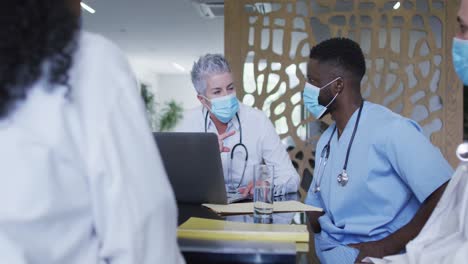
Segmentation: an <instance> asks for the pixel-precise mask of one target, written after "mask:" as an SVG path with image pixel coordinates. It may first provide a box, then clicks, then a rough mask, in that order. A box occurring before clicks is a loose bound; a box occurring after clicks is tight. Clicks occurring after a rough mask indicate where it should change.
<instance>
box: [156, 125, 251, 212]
mask: <svg viewBox="0 0 468 264" xmlns="http://www.w3.org/2000/svg"><path fill="white" fill-rule="evenodd" d="M153 136H154V138H155V140H156V143H157V145H158V148H159V152H160V153H161V158H162V160H163V164H164V168H165V169H166V173H167V175H168V177H169V181H170V183H171V185H172V189H173V190H174V193H175V196H176V200H177V202H178V203H190V204H202V203H212V204H227V203H233V202H236V201H240V200H244V199H246V198H247V197H244V196H243V195H241V194H229V196H228V194H227V192H226V185H225V183H224V175H223V167H222V163H221V156H220V154H219V146H218V136H217V135H216V134H214V133H173V132H157V133H153Z"/></svg>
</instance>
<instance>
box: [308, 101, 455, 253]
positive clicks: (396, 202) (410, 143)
mask: <svg viewBox="0 0 468 264" xmlns="http://www.w3.org/2000/svg"><path fill="white" fill-rule="evenodd" d="M357 115H358V110H356V112H355V113H354V114H353V116H352V117H351V118H350V120H349V121H348V123H347V125H346V127H345V129H344V131H343V133H342V135H341V136H340V138H339V139H338V135H337V134H338V133H337V132H336V133H335V134H334V135H333V138H332V140H331V149H330V156H329V160H328V163H327V165H326V167H325V170H324V173H323V177H322V180H321V184H320V189H321V191H320V192H318V193H314V186H315V181H316V180H317V177H314V179H313V181H312V184H311V187H310V189H309V192H308V195H307V197H306V203H307V204H311V205H314V206H318V207H321V208H323V209H324V211H325V215H323V216H322V217H320V218H319V222H320V225H321V228H322V232H321V234H320V236H322V238H326V239H329V240H330V239H331V240H335V241H337V242H339V243H341V244H342V245H347V244H350V243H359V242H366V241H373V240H379V239H382V238H384V237H386V236H388V235H390V234H391V233H394V232H395V231H397V230H398V229H400V228H401V227H403V226H404V225H405V224H407V223H408V222H409V221H410V220H411V219H412V218H413V217H414V215H415V214H416V212H417V211H418V209H419V207H420V205H421V203H422V202H423V201H424V200H425V199H426V198H427V197H428V196H429V195H430V194H431V193H432V192H434V191H435V190H436V189H437V188H438V187H440V186H441V185H442V184H444V183H445V182H447V181H448V180H449V179H450V177H451V175H452V173H453V169H452V167H451V166H450V165H449V164H448V162H447V161H446V160H445V159H444V157H443V156H442V154H441V153H440V151H439V150H438V149H437V148H436V147H434V146H433V145H432V144H431V142H430V141H429V140H428V139H427V138H426V137H425V136H424V134H423V133H422V129H421V128H420V127H419V125H418V124H417V123H415V122H414V121H412V120H409V119H407V118H404V117H402V116H400V115H398V114H396V113H393V112H392V111H390V110H389V109H387V108H385V107H383V106H380V105H377V104H373V103H370V102H365V103H364V108H363V110H362V114H361V120H360V122H359V127H358V129H357V132H356V136H355V138H354V143H353V145H352V148H351V152H350V155H349V161H348V168H347V172H348V175H349V182H348V184H347V185H346V186H345V187H342V186H341V185H339V184H338V182H337V176H338V174H340V173H341V172H342V170H343V165H344V162H345V157H346V151H347V148H348V144H349V141H350V138H351V135H352V132H353V129H354V125H355V122H356V119H357ZM334 127H335V124H332V125H331V126H330V127H329V128H328V129H327V130H326V131H325V132H324V133H323V135H322V136H321V138H320V140H319V142H318V145H317V150H316V157H315V160H316V168H315V173H314V175H316V172H317V169H318V166H319V160H320V154H321V152H322V149H323V147H324V146H325V145H326V144H327V142H328V140H329V138H330V136H331V133H332V131H333V129H334Z"/></svg>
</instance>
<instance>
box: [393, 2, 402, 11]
mask: <svg viewBox="0 0 468 264" xmlns="http://www.w3.org/2000/svg"><path fill="white" fill-rule="evenodd" d="M400 6H401V3H400V1H398V2H396V3H395V5H394V6H393V9H395V10H397V9H398V8H400Z"/></svg>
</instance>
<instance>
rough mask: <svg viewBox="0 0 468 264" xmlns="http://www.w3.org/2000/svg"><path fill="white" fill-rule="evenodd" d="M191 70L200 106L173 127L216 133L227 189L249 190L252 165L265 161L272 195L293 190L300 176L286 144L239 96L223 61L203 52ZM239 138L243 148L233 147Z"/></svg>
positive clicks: (269, 123)
mask: <svg viewBox="0 0 468 264" xmlns="http://www.w3.org/2000/svg"><path fill="white" fill-rule="evenodd" d="M191 74H192V83H193V85H194V87H195V90H196V92H197V98H198V100H199V101H200V103H201V106H200V107H197V108H195V109H192V110H190V111H188V112H186V113H185V114H184V118H183V120H182V121H181V123H180V124H179V126H178V127H177V128H176V131H179V132H210V133H211V132H212V133H216V134H217V135H218V139H219V143H220V152H221V160H222V163H223V170H224V177H225V182H226V184H227V186H228V187H231V190H232V188H234V189H236V190H237V191H239V192H241V193H243V194H244V195H247V194H249V193H252V192H253V189H252V186H253V183H252V182H253V174H254V169H253V168H254V165H255V164H261V163H265V164H267V165H273V166H274V185H275V187H274V195H275V196H278V195H283V194H286V193H291V192H297V189H298V185H299V175H298V174H297V172H296V170H295V169H294V167H293V166H292V163H291V160H290V159H289V156H288V153H287V152H286V148H285V146H284V145H283V144H282V143H281V141H280V138H279V136H278V134H277V133H276V131H275V128H274V127H273V124H272V123H271V121H270V120H269V119H268V117H267V116H266V115H265V114H264V113H263V112H262V111H260V110H257V109H253V108H251V107H249V106H247V105H244V104H242V103H240V102H239V101H238V99H237V97H236V88H235V86H234V82H233V78H232V74H231V69H230V66H229V63H228V62H227V60H226V59H225V58H224V57H223V56H222V55H219V54H207V55H205V56H202V57H200V59H199V60H198V61H197V62H195V63H194V65H193V68H192V72H191ZM238 143H242V144H243V145H244V146H245V148H243V147H235V146H236V145H238ZM231 151H233V153H232V154H233V158H232V162H231ZM245 165H246V166H245ZM244 167H245V169H244Z"/></svg>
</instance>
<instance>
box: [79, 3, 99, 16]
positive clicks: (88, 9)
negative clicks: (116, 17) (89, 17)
mask: <svg viewBox="0 0 468 264" xmlns="http://www.w3.org/2000/svg"><path fill="white" fill-rule="evenodd" d="M81 7H82V8H83V9H84V10H86V11H88V12H90V13H91V14H94V13H96V10H94V9H93V8H92V7H90V6H89V5H87V4H85V3H83V2H81Z"/></svg>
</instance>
